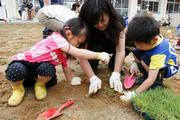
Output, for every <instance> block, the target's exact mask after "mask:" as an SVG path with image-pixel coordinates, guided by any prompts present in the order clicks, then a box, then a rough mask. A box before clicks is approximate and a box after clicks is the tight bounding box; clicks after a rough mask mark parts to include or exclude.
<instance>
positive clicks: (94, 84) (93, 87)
mask: <svg viewBox="0 0 180 120" xmlns="http://www.w3.org/2000/svg"><path fill="white" fill-rule="evenodd" d="M101 83H102V82H101V80H100V79H99V78H98V77H97V76H92V77H91V78H90V86H89V94H92V93H96V92H97V91H98V90H99V89H101Z"/></svg>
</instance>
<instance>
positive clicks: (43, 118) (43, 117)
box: [36, 100, 74, 120]
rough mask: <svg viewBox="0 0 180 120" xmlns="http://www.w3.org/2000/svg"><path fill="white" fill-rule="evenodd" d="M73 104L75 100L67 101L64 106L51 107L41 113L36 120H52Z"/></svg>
mask: <svg viewBox="0 0 180 120" xmlns="http://www.w3.org/2000/svg"><path fill="white" fill-rule="evenodd" d="M72 104H74V101H73V100H69V101H67V102H66V103H64V104H63V105H62V106H60V107H59V108H51V109H49V110H47V111H45V112H43V113H41V114H40V115H39V116H38V117H37V119H36V120H51V119H52V118H55V117H57V116H60V115H62V114H63V113H61V111H62V110H63V109H64V108H66V107H69V106H71V105H72Z"/></svg>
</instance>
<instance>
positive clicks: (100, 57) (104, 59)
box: [97, 52, 110, 64]
mask: <svg viewBox="0 0 180 120" xmlns="http://www.w3.org/2000/svg"><path fill="white" fill-rule="evenodd" d="M97 60H100V61H102V62H104V63H105V64H108V63H109V60H110V55H109V54H108V53H106V52H101V53H99V52H97Z"/></svg>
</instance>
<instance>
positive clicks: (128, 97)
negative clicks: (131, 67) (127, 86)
mask: <svg viewBox="0 0 180 120" xmlns="http://www.w3.org/2000/svg"><path fill="white" fill-rule="evenodd" d="M136 95H137V94H136V92H135V91H128V92H124V95H122V96H121V97H120V99H121V100H123V101H130V100H131V99H132V98H133V97H135V96H136Z"/></svg>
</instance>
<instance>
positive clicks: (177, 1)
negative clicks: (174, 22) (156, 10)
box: [166, 0, 180, 13]
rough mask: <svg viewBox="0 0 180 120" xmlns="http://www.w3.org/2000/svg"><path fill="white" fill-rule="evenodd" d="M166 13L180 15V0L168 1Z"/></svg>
mask: <svg viewBox="0 0 180 120" xmlns="http://www.w3.org/2000/svg"><path fill="white" fill-rule="evenodd" d="M166 13H180V0H168V3H167V9H166Z"/></svg>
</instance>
